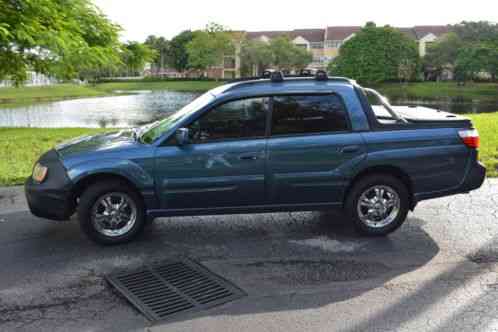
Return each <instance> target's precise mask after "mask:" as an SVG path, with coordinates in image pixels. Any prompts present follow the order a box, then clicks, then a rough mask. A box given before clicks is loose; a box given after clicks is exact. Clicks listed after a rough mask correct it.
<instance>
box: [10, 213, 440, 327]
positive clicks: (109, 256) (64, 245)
mask: <svg viewBox="0 0 498 332" xmlns="http://www.w3.org/2000/svg"><path fill="white" fill-rule="evenodd" d="M5 218H6V219H7V221H6V222H5V223H4V224H0V228H2V230H3V232H9V231H11V232H13V233H15V234H16V237H18V238H19V241H18V242H15V241H14V242H13V243H14V244H13V246H11V247H10V249H9V252H10V253H9V255H11V256H12V259H7V261H6V264H7V267H8V265H9V263H12V264H16V263H15V261H19V259H22V258H23V257H24V258H28V259H27V260H25V262H24V263H23V269H26V271H24V272H27V273H29V268H27V267H26V266H27V264H29V261H30V258H32V259H34V258H36V260H37V261H39V259H40V258H43V257H44V256H45V257H48V259H47V262H46V263H45V264H47V265H48V264H50V265H51V266H50V270H51V273H54V274H56V273H58V271H59V270H61V271H62V270H66V269H67V268H68V264H69V265H70V264H75V266H78V269H80V270H81V271H86V270H91V271H93V272H92V273H95V274H97V275H100V276H102V277H103V276H104V275H105V274H107V273H110V272H112V271H114V270H115V269H117V268H119V269H122V268H136V267H138V266H140V265H142V264H145V263H152V262H157V261H162V260H166V259H176V258H179V257H189V258H191V259H193V260H197V261H200V262H201V263H203V264H205V265H206V266H208V267H209V268H210V269H212V270H213V271H214V272H215V273H218V274H220V275H221V276H222V277H224V278H226V279H228V280H230V281H232V282H233V283H235V284H236V285H238V286H239V287H241V288H242V289H243V290H245V291H246V292H247V293H248V297H247V298H246V299H243V300H241V301H236V302H234V303H231V304H227V305H225V306H222V307H219V308H215V309H212V310H209V311H205V312H199V313H197V314H196V315H195V316H189V317H184V318H176V319H175V321H181V320H187V319H192V318H199V317H205V316H216V315H245V314H251V313H262V312H279V311H288V310H304V309H312V308H319V307H322V306H326V305H328V304H331V303H335V302H339V301H345V300H348V299H351V298H355V297H357V296H360V295H361V294H364V293H365V292H368V291H370V290H373V289H376V288H378V287H382V286H383V285H385V284H386V283H387V282H388V281H389V280H392V279H394V278H396V277H398V276H400V275H403V274H406V273H408V272H411V271H413V270H415V269H417V268H418V267H420V266H423V265H425V264H427V263H428V262H429V261H430V260H431V259H432V258H433V257H434V256H436V255H437V254H438V252H439V247H438V245H437V243H435V241H434V240H433V239H432V238H431V236H430V235H429V234H428V233H426V232H425V231H424V229H423V228H421V226H420V224H421V223H423V220H417V219H415V218H413V217H410V218H409V220H408V222H407V224H405V225H404V226H403V227H402V228H401V229H400V230H398V231H397V232H396V233H394V234H392V235H391V236H389V237H384V238H369V237H362V236H359V235H357V234H356V233H355V231H354V229H353V228H352V226H351V225H350V224H349V223H348V222H347V220H346V219H345V218H344V216H342V215H341V214H340V213H338V212H322V213H317V212H314V213H277V214H257V215H256V214H255V215H231V216H207V217H182V218H168V219H162V220H158V221H157V222H156V223H154V224H152V225H150V226H149V227H148V228H147V229H146V230H145V233H144V234H143V236H141V237H140V238H139V239H138V240H137V241H135V242H132V243H129V244H127V245H122V246H117V247H101V246H98V245H95V244H93V243H92V242H90V241H89V240H87V239H85V238H84V236H83V235H82V234H81V233H80V231H79V227H78V224H77V222H76V220H72V221H71V222H68V223H54V222H50V221H44V220H42V219H37V218H33V217H31V216H30V215H29V214H28V213H25V212H19V213H14V214H10V215H7V216H5ZM35 219H36V220H35ZM32 223H36V224H34V225H32ZM7 225H9V226H7ZM4 234H5V233H4ZM6 238H7V237H3V239H4V240H5V239H6ZM0 245H1V241H0ZM16 252H17V253H18V254H16ZM408 257H409V258H408ZM51 260H53V262H51ZM81 278H83V279H84V278H85V275H84V274H82V275H81ZM358 282H359V283H358ZM357 283H358V284H357ZM109 287H110V286H109ZM296 289H300V290H304V289H305V290H306V291H307V292H311V293H313V292H315V291H316V292H317V294H318V293H319V296H305V297H302V298H299V300H298V297H296V296H295V293H296ZM324 289H330V291H324ZM277 293H278V294H280V295H279V296H276V297H274V298H273V299H269V300H265V301H263V302H262V301H261V300H260V299H261V298H264V297H266V298H268V296H269V295H270V297H271V294H277ZM293 294H294V295H293ZM386 315H389V313H386ZM42 319H43V318H42ZM382 319H385V316H380V317H379V318H378V320H379V321H381V320H382ZM365 324H367V323H365ZM365 326H367V325H361V324H360V325H359V329H358V330H362V327H365Z"/></svg>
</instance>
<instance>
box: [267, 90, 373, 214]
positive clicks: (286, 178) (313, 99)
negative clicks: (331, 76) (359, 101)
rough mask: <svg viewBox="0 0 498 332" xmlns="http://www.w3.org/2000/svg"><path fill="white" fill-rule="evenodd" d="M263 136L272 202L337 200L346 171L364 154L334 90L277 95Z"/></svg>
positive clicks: (295, 202)
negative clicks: (267, 131)
mask: <svg viewBox="0 0 498 332" xmlns="http://www.w3.org/2000/svg"><path fill="white" fill-rule="evenodd" d="M271 122H272V126H271V137H270V138H269V140H268V179H267V183H268V189H267V196H268V200H269V202H271V203H272V204H279V205H281V204H292V205H294V204H312V203H319V204H322V203H324V204H327V203H340V202H341V201H342V197H343V194H344V190H345V188H346V186H347V184H348V174H351V173H353V172H354V170H355V168H356V167H358V166H359V165H360V163H361V162H362V161H363V160H364V159H365V157H366V146H365V144H364V143H363V138H362V137H361V134H360V133H354V132H352V131H351V126H350V121H349V118H348V113H347V110H346V108H345V105H344V103H343V102H342V100H341V98H340V96H339V95H336V94H327V95H291V96H277V97H275V98H274V101H273V112H272V121H271Z"/></svg>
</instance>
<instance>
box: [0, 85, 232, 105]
mask: <svg viewBox="0 0 498 332" xmlns="http://www.w3.org/2000/svg"><path fill="white" fill-rule="evenodd" d="M220 84H222V83H221V82H213V81H163V82H147V81H134V82H115V83H99V84H86V85H77V84H57V85H51V86H43V87H20V88H0V108H2V107H12V106H22V105H29V104H34V103H39V102H47V101H56V100H63V99H74V98H84V97H100V96H109V95H114V94H115V93H116V91H118V90H119V91H123V92H125V93H126V92H127V91H133V90H171V91H192V92H202V91H206V90H209V89H211V88H213V87H216V86H218V85H220Z"/></svg>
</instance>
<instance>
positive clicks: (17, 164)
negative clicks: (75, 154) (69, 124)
mask: <svg viewBox="0 0 498 332" xmlns="http://www.w3.org/2000/svg"><path fill="white" fill-rule="evenodd" d="M98 131H101V129H80V128H63V129H39V128H0V156H2V158H0V186H9V185H16V184H22V183H23V182H24V180H26V177H27V176H29V174H30V173H31V171H32V167H33V164H34V163H35V162H36V160H37V159H38V157H40V155H41V154H42V153H43V152H45V151H48V150H50V149H51V148H52V147H53V146H54V145H55V144H57V143H60V142H62V141H64V140H68V139H70V138H73V137H78V136H81V135H84V134H88V133H95V132H98Z"/></svg>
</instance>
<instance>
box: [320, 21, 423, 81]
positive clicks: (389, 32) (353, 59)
mask: <svg viewBox="0 0 498 332" xmlns="http://www.w3.org/2000/svg"><path fill="white" fill-rule="evenodd" d="M418 67H419V56H418V51H417V45H416V43H415V41H414V40H412V39H410V38H409V37H408V36H406V35H404V34H403V33H401V32H399V31H398V30H396V29H393V28H391V27H388V26H386V27H376V26H375V25H374V24H369V25H367V26H365V27H364V28H363V29H362V30H361V31H360V32H358V33H357V34H356V35H355V36H354V37H353V38H351V39H349V40H348V41H346V42H345V43H344V45H343V46H342V47H341V50H340V55H339V57H338V58H337V59H336V60H335V61H333V62H331V63H330V65H329V71H331V72H332V73H333V74H335V75H341V76H347V77H352V78H354V79H356V80H358V81H360V82H366V83H377V82H384V81H392V80H399V79H407V77H409V78H415V77H416V75H417V69H418ZM406 68H412V72H411V73H407V72H406Z"/></svg>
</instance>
